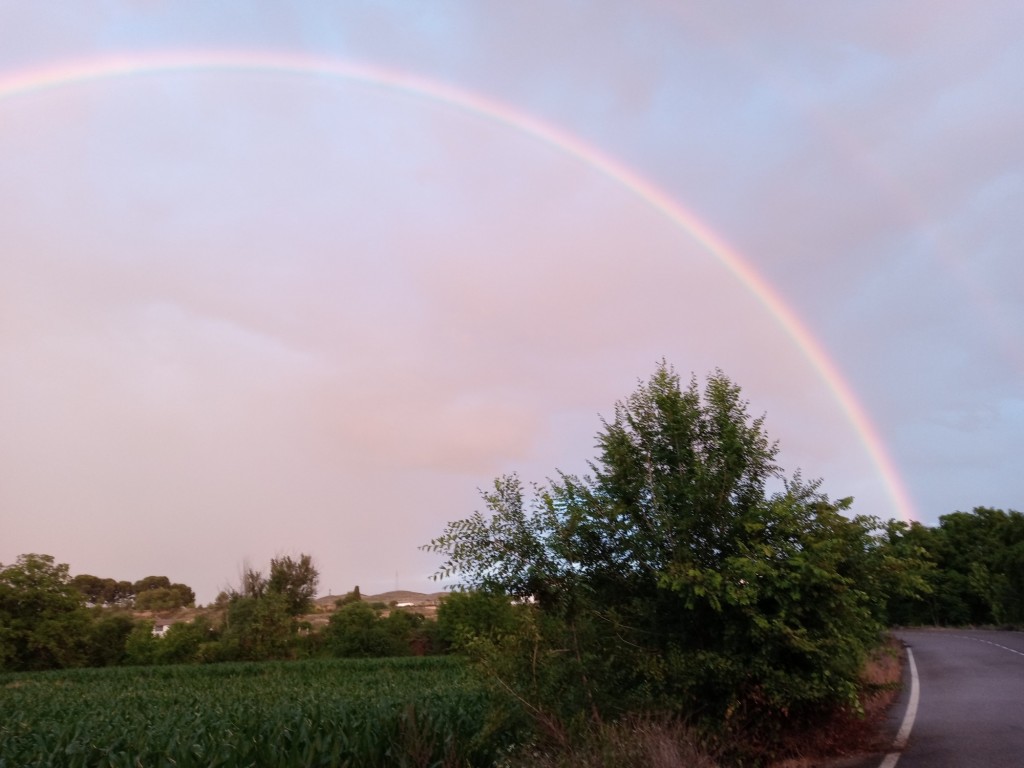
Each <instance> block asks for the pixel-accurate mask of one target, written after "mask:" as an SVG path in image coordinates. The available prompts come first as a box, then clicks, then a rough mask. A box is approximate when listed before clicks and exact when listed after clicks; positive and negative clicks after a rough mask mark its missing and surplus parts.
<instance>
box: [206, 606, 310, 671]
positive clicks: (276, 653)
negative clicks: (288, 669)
mask: <svg viewBox="0 0 1024 768" xmlns="http://www.w3.org/2000/svg"><path fill="white" fill-rule="evenodd" d="M296 630H297V625H296V622H295V620H294V618H293V617H292V615H291V613H290V612H289V608H288V604H287V602H286V600H285V599H284V597H283V596H281V595H279V594H265V595H263V596H262V597H238V598H236V599H234V600H232V601H231V603H230V604H229V605H228V610H227V616H226V617H225V620H224V628H223V632H222V635H221V641H220V642H221V647H222V655H223V657H224V658H227V659H232V658H234V659H241V660H245V661H264V660H268V659H284V658H288V656H289V655H290V652H291V645H292V642H293V641H294V639H295V636H296Z"/></svg>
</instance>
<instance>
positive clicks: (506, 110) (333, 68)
mask: <svg viewBox="0 0 1024 768" xmlns="http://www.w3.org/2000/svg"><path fill="white" fill-rule="evenodd" d="M195 70H215V71H244V72H272V73H276V74H281V73H284V74H293V75H302V76H321V77H331V78H340V79H343V80H350V81H354V82H358V83H362V84H369V85H375V86H379V87H382V88H390V89H394V90H396V91H400V92H402V93H405V94H413V95H417V96H422V97H426V98H430V99H433V100H435V101H439V102H441V103H443V104H446V105H448V106H451V107H455V108H458V109H461V110H464V111H466V112H470V113H472V114H473V115H476V116H478V117H483V118H486V119H488V120H492V121H494V122H496V123H499V124H501V125H503V126H506V127H509V128H514V129H516V130H518V131H520V132H522V133H525V134H527V135H529V136H532V137H533V138H535V139H537V140H539V141H542V142H544V143H545V144H547V145H549V146H551V147H553V148H555V149H557V150H559V151H560V152H563V153H564V154H566V155H568V156H570V157H574V158H576V159H577V160H579V161H580V162H582V163H584V164H586V165H587V166H589V167H590V168H592V169H594V170H596V171H599V172H600V173H602V174H604V175H605V176H606V177H607V178H609V179H611V180H612V181H614V182H616V183H618V184H619V185H620V186H622V187H624V188H626V189H628V190H629V191H630V192H632V193H633V194H635V195H637V196H638V197H640V198H641V199H642V200H644V201H645V202H646V203H647V204H648V205H650V206H651V207H652V208H654V209H655V210H657V211H659V212H660V213H661V214H663V215H664V216H665V217H666V218H668V219H669V220H670V221H672V222H673V223H674V224H676V225H677V226H678V227H679V228H680V229H682V230H684V231H685V232H686V233H687V234H689V235H690V237H692V238H693V239H694V240H695V241H697V243H699V244H700V245H701V246H702V247H703V248H705V249H707V250H708V251H709V252H710V253H711V254H713V255H714V256H715V257H716V258H717V259H718V260H719V261H720V262H721V263H722V264H723V265H724V266H725V267H726V268H727V269H728V270H729V271H730V272H731V273H732V274H733V275H734V276H735V277H736V279H737V280H739V281H740V283H741V284H742V285H743V286H744V287H746V288H747V289H748V290H749V291H750V292H751V293H752V294H753V295H754V296H755V297H757V299H758V301H760V303H761V304H762V305H763V306H764V307H765V309H767V310H768V311H769V312H770V313H771V314H772V316H774V317H775V319H776V321H777V322H778V323H779V325H780V326H782V329H783V330H784V331H785V332H786V333H787V334H788V335H789V336H790V338H792V339H793V341H794V342H795V343H796V345H797V346H798V347H799V349H800V350H801V351H802V352H803V354H804V355H805V356H806V357H807V360H808V361H809V362H810V364H811V366H812V367H813V368H814V370H816V371H817V372H818V375H819V376H821V378H822V380H823V381H824V382H825V384H826V386H827V387H828V388H829V389H830V390H831V391H832V393H833V395H834V397H835V399H836V401H837V402H838V403H839V405H840V407H841V408H842V410H843V412H844V413H845V415H846V417H847V419H848V420H849V422H850V424H851V425H852V426H853V428H854V430H855V431H856V433H857V434H858V435H859V436H860V438H861V440H862V441H863V443H864V446H865V449H866V450H867V453H868V455H869V456H870V458H871V461H872V463H873V464H874V465H875V468H876V469H877V470H878V473H879V475H880V476H881V478H882V479H883V481H884V483H885V487H886V490H887V492H888V494H889V497H890V498H891V500H892V502H893V504H894V506H895V508H896V510H897V512H898V514H899V516H900V517H901V518H902V519H904V520H906V521H908V522H909V521H911V520H914V519H916V515H915V514H914V509H913V504H912V503H911V501H910V496H909V494H908V492H907V490H906V488H905V487H904V485H903V483H902V481H901V479H900V476H899V472H898V470H897V469H896V466H895V464H894V462H893V460H892V458H891V457H890V456H889V453H888V451H887V450H886V448H885V445H884V443H883V442H882V440H881V438H880V437H879V435H878V431H877V429H876V428H875V426H874V424H872V422H871V420H870V419H869V418H868V416H867V413H866V412H865V410H864V408H863V406H861V404H860V402H859V401H858V400H857V398H856V396H855V395H854V394H853V391H852V390H851V388H850V387H849V386H848V385H847V384H846V381H845V380H844V379H843V377H842V376H841V375H840V374H839V370H838V368H837V367H836V365H835V364H834V363H833V362H832V361H831V359H830V358H829V357H828V355H826V354H825V351H824V349H823V348H822V346H821V345H820V344H819V343H818V341H817V340H816V339H815V338H814V336H812V335H811V333H810V331H809V330H808V329H807V328H806V327H805V326H804V324H803V323H802V322H801V321H800V320H799V318H798V317H797V316H796V314H795V313H794V312H793V311H792V310H791V309H789V307H788V306H786V304H785V303H783V301H782V299H780V298H779V295H778V294H777V293H776V292H775V291H774V289H772V287H771V286H770V285H769V284H768V283H767V281H765V279H764V278H762V277H761V276H760V275H758V273H757V272H756V271H755V270H754V269H753V267H751V266H750V265H749V264H747V263H746V262H745V261H744V260H743V259H742V258H741V257H740V255H739V254H738V253H737V252H736V251H735V250H733V249H732V248H731V247H729V245H728V244H726V242H725V241H724V240H723V239H722V238H721V237H719V236H718V235H717V234H716V233H715V232H713V231H712V230H711V229H710V228H709V227H708V226H707V225H705V224H703V223H702V222H701V221H700V220H699V219H698V218H697V217H696V216H695V215H694V214H693V213H691V212H690V211H688V210H687V209H686V208H684V207H683V206H682V205H680V204H679V203H677V202H676V201H675V200H673V199H672V198H671V197H670V196H669V195H668V193H666V192H665V191H663V190H662V189H660V188H659V187H658V186H656V185H655V184H653V183H652V182H650V181H648V180H647V179H645V178H644V177H642V176H640V175H639V174H638V173H636V172H635V171H633V170H632V169H630V168H629V167H627V166H626V165H624V164H623V163H621V162H619V161H618V160H616V159H614V158H613V157H611V156H609V155H607V154H605V153H604V152H602V151H601V150H599V149H597V148H596V147H594V146H592V145H591V144H588V143H587V142H586V141H584V140H582V139H580V138H579V137H578V136H574V135H573V134H570V133H568V132H566V131H564V130H562V129H560V128H558V127H556V126H554V125H552V124H550V123H546V122H544V121H543V120H540V119H538V118H536V117H533V116H531V115H529V114H526V113H523V112H520V111H518V110H516V109H514V108H512V107H510V106H509V105H508V104H504V103H502V102H500V101H497V100H495V99H490V98H487V97H486V96H482V95H480V94H477V93H473V92H471V91H466V90H463V89H461V88H455V87H452V86H450V85H447V84H445V83H442V82H439V81H436V80H431V79H429V78H424V77H419V76H417V75H411V74H408V73H405V72H399V71H395V70H388V69H385V68H383V67H378V66H372V65H367V64H356V63H350V62H345V61H340V60H337V59H328V58H322V57H315V56H305V55H297V54H287V53H268V52H257V51H244V50H239V51H220V52H192V51H189V52H184V53H174V52H156V53H130V54H122V55H117V56H101V57H96V58H92V59H88V60H77V61H68V62H63V63H58V64H54V65H51V66H46V67H39V68H35V69H30V70H27V71H21V72H15V73H14V74H11V75H7V76H4V77H0V99H6V98H10V97H14V96H18V95H22V94H27V93H32V92H36V91H41V90H45V89H48V88H58V87H62V86H67V85H73V84H77V83H86V82H90V81H94V80H102V79H106V78H111V77H127V76H130V75H137V74H144V73H160V72H180V71H195Z"/></svg>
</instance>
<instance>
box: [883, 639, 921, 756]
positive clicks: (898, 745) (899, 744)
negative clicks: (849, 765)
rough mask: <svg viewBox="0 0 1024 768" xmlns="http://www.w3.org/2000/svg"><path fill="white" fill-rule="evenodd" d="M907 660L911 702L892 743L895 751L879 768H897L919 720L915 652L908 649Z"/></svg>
mask: <svg viewBox="0 0 1024 768" xmlns="http://www.w3.org/2000/svg"><path fill="white" fill-rule="evenodd" d="M907 659H908V660H909V661H910V701H909V702H907V712H906V714H904V715H903V723H902V724H901V725H900V730H899V733H897V734H896V741H894V742H893V743H892V748H893V751H892V752H890V753H889V754H887V755H886V756H885V759H884V760H883V761H882V764H881V765H880V766H878V768H895V766H896V762H897V761H898V760H899V759H900V754H902V752H901V750H902V749H903V748H904V747H906V746H907V739H909V738H910V731H911V730H912V729H913V727H914V720H915V719H916V718H917V702H918V701H919V700H920V698H921V686H920V684H919V683H918V680H917V664H915V663H914V652H913V651H912V650H910V649H909V648H907Z"/></svg>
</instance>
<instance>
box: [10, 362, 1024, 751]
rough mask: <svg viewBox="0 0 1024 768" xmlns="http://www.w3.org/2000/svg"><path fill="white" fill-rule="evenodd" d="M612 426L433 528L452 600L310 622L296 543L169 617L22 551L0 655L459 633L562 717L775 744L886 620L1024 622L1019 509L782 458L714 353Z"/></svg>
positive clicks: (154, 658) (247, 649)
mask: <svg viewBox="0 0 1024 768" xmlns="http://www.w3.org/2000/svg"><path fill="white" fill-rule="evenodd" d="M596 447H597V456H596V457H595V458H594V459H593V460H592V461H591V462H590V463H589V469H590V472H589V474H586V475H583V476H575V475H570V474H566V473H561V472H557V471H556V473H555V477H554V478H553V479H550V480H548V481H547V482H546V483H545V484H537V485H526V484H524V483H523V482H522V481H521V480H520V479H519V478H518V477H517V476H515V475H507V476H504V477H500V478H498V479H496V480H495V482H494V485H493V487H492V488H491V489H490V490H488V491H486V492H484V493H483V494H482V497H483V503H484V507H485V510H486V512H485V513H482V512H476V513H474V514H473V515H472V516H470V517H468V518H465V519H461V520H455V521H452V522H450V523H449V524H448V525H447V526H446V528H445V529H444V531H443V532H442V533H441V534H440V535H439V536H438V537H437V538H435V539H434V540H433V541H431V542H430V543H429V544H427V545H425V548H426V549H429V550H431V551H434V552H436V553H438V554H439V555H441V556H442V558H443V564H442V566H441V567H440V569H439V571H438V574H437V578H439V579H445V580H454V589H455V591H454V592H453V594H451V595H450V596H449V597H448V598H447V599H446V600H445V601H444V602H443V603H442V605H441V606H440V608H439V611H438V620H437V621H436V622H433V621H428V620H424V619H423V617H421V616H419V615H418V614H414V613H408V612H403V611H390V612H385V611H382V610H381V608H382V607H381V606H373V605H370V604H368V603H366V602H365V601H363V600H362V599H361V598H360V596H359V595H358V594H350V595H348V596H347V597H346V598H341V599H340V600H339V604H338V606H337V608H336V610H335V611H334V612H333V613H332V615H331V616H330V619H329V621H328V623H327V625H326V626H325V627H323V628H322V629H319V630H317V629H315V628H314V627H313V626H311V625H310V624H308V623H305V621H304V620H303V618H302V616H303V614H304V613H305V612H306V611H308V610H309V608H310V605H311V601H312V599H313V596H314V595H315V590H316V586H317V582H318V572H317V569H316V567H315V565H314V564H313V562H312V560H311V559H310V558H309V556H308V555H302V556H301V557H299V558H297V559H292V558H275V559H274V560H272V561H271V564H270V569H269V571H268V573H267V574H266V575H264V574H263V573H261V572H259V571H255V570H252V569H246V570H245V571H244V573H243V575H242V578H241V580H240V583H239V585H238V586H237V587H235V588H232V589H229V590H226V591H225V592H224V593H222V594H221V595H220V596H219V597H218V600H217V608H218V610H217V611H216V612H215V613H213V614H211V615H210V616H209V617H205V618H198V619H196V620H195V621H193V622H191V623H189V624H184V623H179V624H175V625H174V626H172V627H171V628H170V629H169V630H168V632H167V634H166V636H165V637H162V638H156V637H154V636H153V634H152V632H151V631H150V629H151V627H150V625H147V624H145V623H142V622H139V621H138V620H135V619H133V618H132V617H131V616H130V614H128V613H127V612H126V609H127V608H128V607H129V605H130V606H131V607H134V608H136V609H137V608H138V607H139V604H140V599H141V600H142V604H147V603H149V602H150V601H151V600H155V601H156V602H159V601H161V600H163V599H164V598H167V599H171V596H170V595H168V593H169V592H171V593H175V595H174V599H178V598H183V597H187V596H188V595H189V594H190V593H191V590H188V592H187V593H186V592H184V591H183V590H182V589H180V587H181V586H182V585H173V584H170V583H169V581H168V582H167V583H164V581H163V580H160V581H159V583H158V582H157V581H155V580H151V581H146V580H143V582H144V583H140V582H136V583H135V584H132V585H131V589H130V590H129V589H127V587H126V586H125V585H126V582H114V583H113V584H111V583H110V581H109V580H99V579H95V578H94V577H88V578H82V577H76V578H74V579H73V578H71V577H70V576H69V575H68V570H67V566H66V565H57V564H55V563H54V561H53V558H51V557H48V556H45V555H25V556H22V557H21V558H19V559H18V562H17V563H15V564H14V565H11V566H7V567H5V568H0V665H2V666H3V667H4V668H7V669H41V668H51V667H62V666H81V665H88V664H123V663H134V664H143V663H145V664H148V663H173V662H197V661H208V662H213V661H222V660H235V659H251V660H257V659H279V658H300V657H307V656H316V655H325V656H330V655H334V656H372V655H402V654H408V653H439V652H448V651H456V652H459V653H462V654H464V655H467V656H468V657H470V658H471V659H473V660H474V662H475V663H476V664H477V666H478V668H479V669H480V670H482V671H483V672H484V673H485V674H486V676H487V677H488V678H489V679H491V680H492V681H493V682H494V684H495V686H496V687H497V688H498V689H500V690H501V691H504V692H505V693H507V694H509V695H511V696H512V697H513V698H514V699H515V700H516V701H517V702H518V703H519V704H520V705H521V706H522V708H523V711H524V712H527V713H528V714H529V716H530V717H531V718H532V719H533V722H534V723H535V725H536V729H537V733H538V734H541V735H544V734H547V736H549V737H551V738H557V739H562V740H566V739H570V740H571V738H572V735H573V734H574V733H576V734H578V733H582V734H586V733H589V732H592V731H591V729H593V728H594V727H600V726H601V725H602V724H605V723H609V722H615V721H616V720H619V719H621V718H623V717H628V716H635V715H636V714H637V713H641V714H649V715H666V714H667V715H670V716H672V717H680V718H684V719H685V720H686V721H687V722H691V723H695V724H697V725H698V726H699V727H701V728H703V729H705V730H706V731H707V732H709V733H713V734H716V735H717V738H719V739H720V743H723V744H728V743H733V742H735V743H740V742H742V743H746V744H749V743H757V744H761V745H771V744H773V743H776V741H777V739H778V737H779V735H780V734H781V733H783V732H785V731H787V730H792V729H794V728H807V727H813V726H814V724H815V723H818V722H820V719H821V718H822V717H825V716H827V715H828V714H829V713H833V712H835V711H837V710H841V709H844V708H845V709H847V710H850V711H856V709H857V708H858V707H859V701H860V699H859V696H860V695H861V694H862V693H863V691H864V683H863V681H862V679H861V672H862V670H863V668H864V665H865V662H866V660H867V659H868V658H869V656H870V655H871V654H872V653H874V652H875V651H876V649H877V648H878V647H879V644H880V642H881V639H882V637H883V635H884V632H885V630H886V628H887V627H889V626H891V625H893V624H901V625H908V624H938V625H959V624H999V625H1020V624H1022V623H1024V589H1022V588H1024V516H1022V515H1021V514H1020V513H1018V512H1015V511H1012V510H1011V511H1009V512H1004V511H1002V510H995V509H988V508H983V507H979V508H977V509H975V510H973V511H972V512H955V513H952V514H949V515H946V516H944V517H942V518H940V521H939V524H938V525H937V526H934V527H928V526H924V525H922V524H919V523H913V524H907V523H904V522H900V521H894V520H888V521H883V520H881V519H879V518H877V517H873V516H869V515H854V514H853V513H852V503H853V502H852V499H848V498H840V499H832V498H830V497H829V496H828V495H826V494H825V493H824V492H823V490H822V488H821V483H820V482H818V481H807V480H805V479H804V478H803V477H801V475H800V474H799V473H795V474H790V475H787V474H786V473H785V472H784V470H783V469H782V468H781V467H780V466H779V465H778V463H777V461H776V459H777V456H778V452H779V448H778V444H777V443H776V442H773V441H771V440H770V439H769V437H768V435H767V432H766V429H765V419H764V417H763V416H762V417H759V418H752V417H751V416H750V414H749V413H748V404H747V403H746V401H745V400H743V399H742V397H741V394H740V389H739V387H738V386H736V385H735V384H734V383H733V382H731V381H730V380H729V379H728V378H727V377H726V376H725V375H724V374H722V373H721V372H720V371H716V372H715V373H713V374H712V375H710V376H709V377H707V379H706V381H705V383H704V386H703V388H702V387H700V386H699V385H698V382H697V381H696V379H695V378H691V380H690V381H689V383H688V385H684V384H683V383H682V382H681V380H680V378H679V376H678V374H676V372H675V371H674V370H673V369H672V368H671V367H670V366H668V365H667V364H665V363H662V364H661V365H660V366H659V367H658V368H657V370H656V371H655V373H654V374H653V375H652V376H651V377H650V378H649V379H648V380H647V381H646V382H641V383H640V384H639V386H638V388H637V390H636V391H635V392H634V393H633V394H631V395H630V396H629V397H627V398H626V399H625V400H623V401H621V402H619V403H618V404H617V405H616V407H615V412H614V416H613V418H611V419H609V420H603V421H602V424H601V430H600V431H599V433H598V435H597V444H596ZM185 589H187V587H186V588H185ZM154 592H155V593H157V595H155V596H154V597H153V598H147V597H146V596H147V595H150V594H152V593H154ZM130 595H131V596H132V597H130V598H129V596H130ZM129 600H130V601H131V602H129ZM737 734H742V735H743V739H742V740H737V739H734V738H731V737H733V736H736V735H737ZM538 738H540V737H538Z"/></svg>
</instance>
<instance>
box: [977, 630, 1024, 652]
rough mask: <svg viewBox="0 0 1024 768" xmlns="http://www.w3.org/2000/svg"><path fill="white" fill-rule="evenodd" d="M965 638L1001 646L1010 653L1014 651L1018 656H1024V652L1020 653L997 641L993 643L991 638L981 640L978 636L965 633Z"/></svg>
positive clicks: (997, 646)
mask: <svg viewBox="0 0 1024 768" xmlns="http://www.w3.org/2000/svg"><path fill="white" fill-rule="evenodd" d="M967 639H968V640H973V641H974V642H976V643H984V644H985V645H991V646H994V647H996V648H1002V649H1003V650H1004V651H1009V652H1010V653H1016V654H1017V655H1018V656H1024V653H1021V652H1020V651H1018V650H1016V649H1015V648H1007V647H1006V646H1005V645H1000V644H999V643H993V642H992V641H991V640H982V639H981V638H980V637H971V636H970V635H967Z"/></svg>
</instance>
